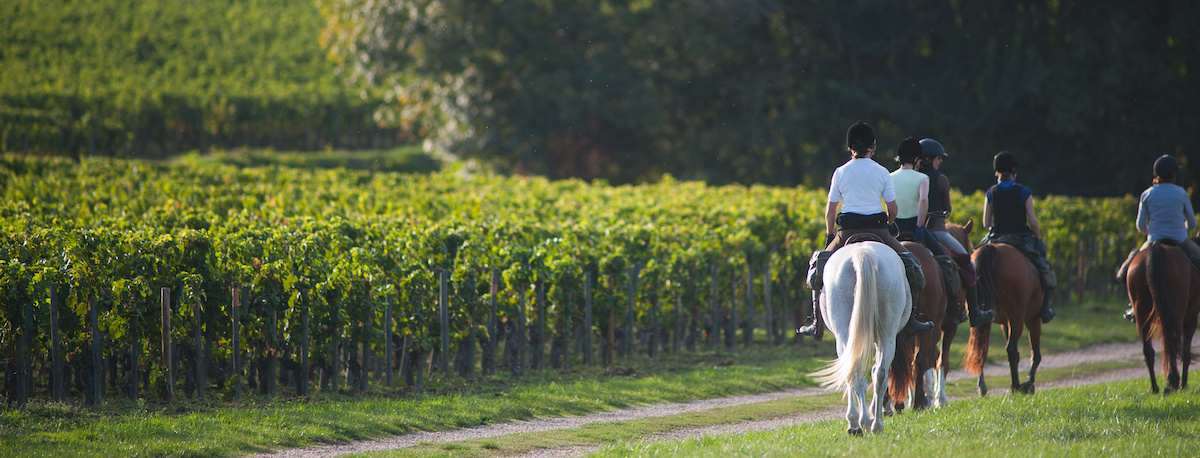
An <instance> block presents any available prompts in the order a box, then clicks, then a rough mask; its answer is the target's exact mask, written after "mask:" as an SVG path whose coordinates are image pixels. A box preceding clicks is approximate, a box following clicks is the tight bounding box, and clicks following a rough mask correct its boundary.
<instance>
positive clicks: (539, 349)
mask: <svg viewBox="0 0 1200 458" xmlns="http://www.w3.org/2000/svg"><path fill="white" fill-rule="evenodd" d="M533 291H534V301H535V303H534V313H536V314H537V325H536V326H537V327H536V328H534V330H533V337H534V340H535V341H536V342H537V346H535V347H534V348H533V368H534V369H537V370H543V369H545V368H546V283H545V282H543V281H542V280H538V281H537V283H535V284H534V286H533Z"/></svg>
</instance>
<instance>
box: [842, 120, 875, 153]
mask: <svg viewBox="0 0 1200 458" xmlns="http://www.w3.org/2000/svg"><path fill="white" fill-rule="evenodd" d="M874 144H875V130H874V129H871V126H869V125H867V123H865V122H862V121H859V122H856V123H854V124H853V125H851V126H850V128H849V129H847V130H846V147H847V148H850V149H852V150H856V151H857V150H865V149H868V148H870V147H871V145H874Z"/></svg>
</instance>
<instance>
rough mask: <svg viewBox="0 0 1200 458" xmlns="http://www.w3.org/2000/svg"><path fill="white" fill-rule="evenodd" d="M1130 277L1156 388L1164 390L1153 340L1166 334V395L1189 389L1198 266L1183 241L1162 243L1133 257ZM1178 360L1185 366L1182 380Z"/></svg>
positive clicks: (1199, 297) (1198, 303) (1199, 308)
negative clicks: (1160, 385) (1156, 369)
mask: <svg viewBox="0 0 1200 458" xmlns="http://www.w3.org/2000/svg"><path fill="white" fill-rule="evenodd" d="M1125 281H1126V285H1127V286H1128V288H1129V302H1130V303H1132V304H1133V308H1134V317H1135V320H1136V323H1137V329H1138V337H1139V338H1141V339H1142V354H1144V355H1145V356H1146V369H1148V370H1149V371H1150V392H1152V393H1158V381H1157V380H1155V377H1154V347H1153V346H1152V345H1151V344H1150V341H1151V340H1152V339H1154V338H1155V337H1159V338H1161V339H1162V351H1163V359H1162V372H1163V378H1164V379H1165V380H1164V381H1165V382H1166V386H1165V387H1163V394H1169V393H1171V392H1172V391H1175V390H1178V389H1181V388H1187V377H1188V366H1189V365H1190V363H1191V361H1192V336H1193V335H1194V334H1195V333H1196V317H1197V312H1200V294H1198V293H1200V275H1197V274H1196V271H1194V270H1192V266H1191V262H1189V260H1188V257H1187V255H1186V254H1184V252H1183V250H1182V249H1180V248H1179V247H1178V246H1177V245H1173V244H1165V243H1162V242H1156V243H1154V244H1153V245H1151V246H1150V248H1149V249H1146V250H1142V251H1141V252H1140V253H1138V254H1137V256H1135V257H1134V258H1133V262H1131V263H1130V264H1129V274H1128V276H1127V277H1126V280H1125ZM1178 361H1182V365H1183V369H1182V371H1183V375H1182V380H1181V376H1180V368H1179V367H1178V366H1177V362H1178Z"/></svg>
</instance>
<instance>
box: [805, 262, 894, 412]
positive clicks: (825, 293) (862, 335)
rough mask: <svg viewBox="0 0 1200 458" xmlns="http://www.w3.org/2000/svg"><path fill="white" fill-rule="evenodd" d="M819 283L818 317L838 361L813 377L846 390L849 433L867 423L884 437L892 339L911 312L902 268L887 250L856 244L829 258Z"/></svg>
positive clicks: (830, 385)
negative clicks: (830, 333)
mask: <svg viewBox="0 0 1200 458" xmlns="http://www.w3.org/2000/svg"><path fill="white" fill-rule="evenodd" d="M823 279H824V282H825V287H824V289H822V290H821V301H820V302H821V312H822V314H823V316H824V318H825V325H826V326H827V327H828V328H829V329H830V330H831V331H833V335H834V338H835V339H836V342H837V354H838V358H837V359H836V360H834V361H833V362H831V363H830V365H829V366H828V367H826V368H825V369H822V370H820V371H817V372H814V373H813V374H811V375H812V376H813V377H814V378H815V379H816V380H817V381H818V382H819V383H820V384H821V385H823V386H825V387H827V388H834V389H842V390H845V392H846V397H847V399H848V405H847V408H846V421H847V422H849V427H848V428H847V432H848V433H850V434H861V433H862V425H864V424H867V423H870V426H871V431H872V432H875V433H878V432H882V431H883V423H882V420H881V417H882V416H883V399H884V395H885V394H886V393H887V387H888V369H889V366H890V365H891V363H892V358H893V357H894V356H895V352H896V334H898V333H899V332H900V330H901V329H902V328H903V327H904V323H905V322H907V321H908V315H909V313H910V312H911V310H912V296H911V295H910V294H909V289H908V280H907V277H905V274H904V264H903V263H902V262H901V261H900V256H898V255H896V252H895V251H894V250H892V249H891V248H890V247H888V246H887V245H884V244H882V243H876V242H861V243H855V244H851V245H846V246H845V247H843V248H842V249H840V250H838V251H837V252H836V253H834V254H833V256H831V257H830V258H829V261H828V262H827V263H826V264H825V275H824V277H823ZM872 349H874V350H875V365H874V367H872V369H871V379H870V382H873V383H874V384H875V389H874V399H872V400H871V406H870V409H869V410H868V409H867V408H866V407H867V406H866V405H865V404H866V394H867V393H866V391H867V385H868V380H867V378H866V377H864V376H863V370H864V369H865V368H866V367H867V365H868V364H867V363H868V361H869V359H868V358H870V356H871V350H872Z"/></svg>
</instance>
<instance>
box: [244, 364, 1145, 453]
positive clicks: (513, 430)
mask: <svg viewBox="0 0 1200 458" xmlns="http://www.w3.org/2000/svg"><path fill="white" fill-rule="evenodd" d="M1141 358H1142V347H1141V344H1139V343H1131V344H1106V345H1097V346H1094V347H1090V348H1086V349H1083V350H1077V351H1071V352H1065V353H1057V354H1052V355H1046V356H1043V357H1042V364H1041V367H1040V368H1039V369H1054V368H1063V367H1071V366H1076V365H1079V364H1087V363H1099V362H1107V361H1140V360H1141ZM1028 365H1029V362H1028V356H1027V355H1026V357H1025V358H1024V359H1023V360H1022V363H1021V367H1022V369H1028ZM984 371H985V374H986V375H988V376H1002V375H1007V374H1008V365H1007V364H1005V365H1003V366H1001V365H992V366H988V367H986V368H985V369H984ZM1144 376H1146V369H1144V368H1136V369H1127V370H1116V371H1109V372H1104V373H1100V374H1092V375H1089V376H1086V377H1080V378H1070V379H1066V380H1062V381H1059V382H1056V383H1039V384H1038V389H1039V390H1045V389H1053V388H1063V387H1073V386H1081V385H1089V384H1095V383H1104V382H1112V381H1119V380H1129V379H1133V378H1137V377H1144ZM970 377H973V376H971V375H970V374H967V373H966V372H965V371H961V370H959V371H953V372H951V373H950V374H948V375H947V378H948V379H949V380H951V381H954V380H962V379H966V378H970ZM989 390H990V391H989V393H990V394H1003V393H1007V392H1008V391H1009V390H1008V387H1007V386H996V387H989ZM825 392H826V391H825V390H824V389H820V388H800V389H795V390H788V391H782V392H777V393H765V394H755V395H744V396H733V397H728V398H718V399H706V400H700V401H693V402H687V403H676V404H656V405H650V406H643V407H635V408H630V409H622V410H616V411H609V412H601V413H596V414H591V415H583V416H578V417H565V418H545V419H536V420H530V421H519V422H513V423H503V424H496V425H487V426H480V427H475V428H468V429H461V430H453V431H441V432H418V433H410V434H404V435H400V436H394V437H389V438H384V439H378V440H372V441H363V442H353V443H349V444H339V445H327V446H319V447H311V448H301V449H291V450H284V451H281V452H279V453H277V454H273V455H259V456H272V457H330V456H338V455H344V454H348V453H361V452H368V451H375V450H390V449H396V448H405V447H412V446H414V445H417V444H420V443H422V442H433V443H437V442H455V441H462V440H471V439H482V438H488V437H497V436H505V435H509V434H518V433H529V432H537V431H552V430H558V429H567V428H578V427H580V426H582V425H585V424H589V423H607V422H614V421H626V420H636V419H641V418H649V417H661V416H669V415H679V414H682V413H688V412H699V411H704V410H711V409H716V408H720V407H728V406H735V405H742V404H752V403H759V402H766V401H773V400H778V399H785V398H792V397H798V396H811V395H815V394H821V393H825ZM841 415H843V411H842V408H841V407H838V408H834V409H830V410H827V411H822V412H815V413H813V412H810V413H805V414H799V415H795V416H788V417H782V418H776V419H772V420H765V421H750V422H743V423H737V424H731V425H718V426H711V427H704V428H692V429H685V430H679V431H674V432H671V433H669V434H661V435H657V436H652V437H648V438H646V439H643V440H646V441H662V440H680V439H687V438H692V437H703V436H708V435H715V434H729V433H744V432H749V431H761V430H773V429H779V428H783V427H786V426H790V425H794V424H797V423H808V422H815V421H824V420H832V419H836V418H840V417H841ZM595 450H596V447H569V448H563V449H553V450H540V451H538V452H535V453H532V454H529V455H526V456H530V457H559V456H579V455H583V454H586V453H589V452H592V451H595Z"/></svg>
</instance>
